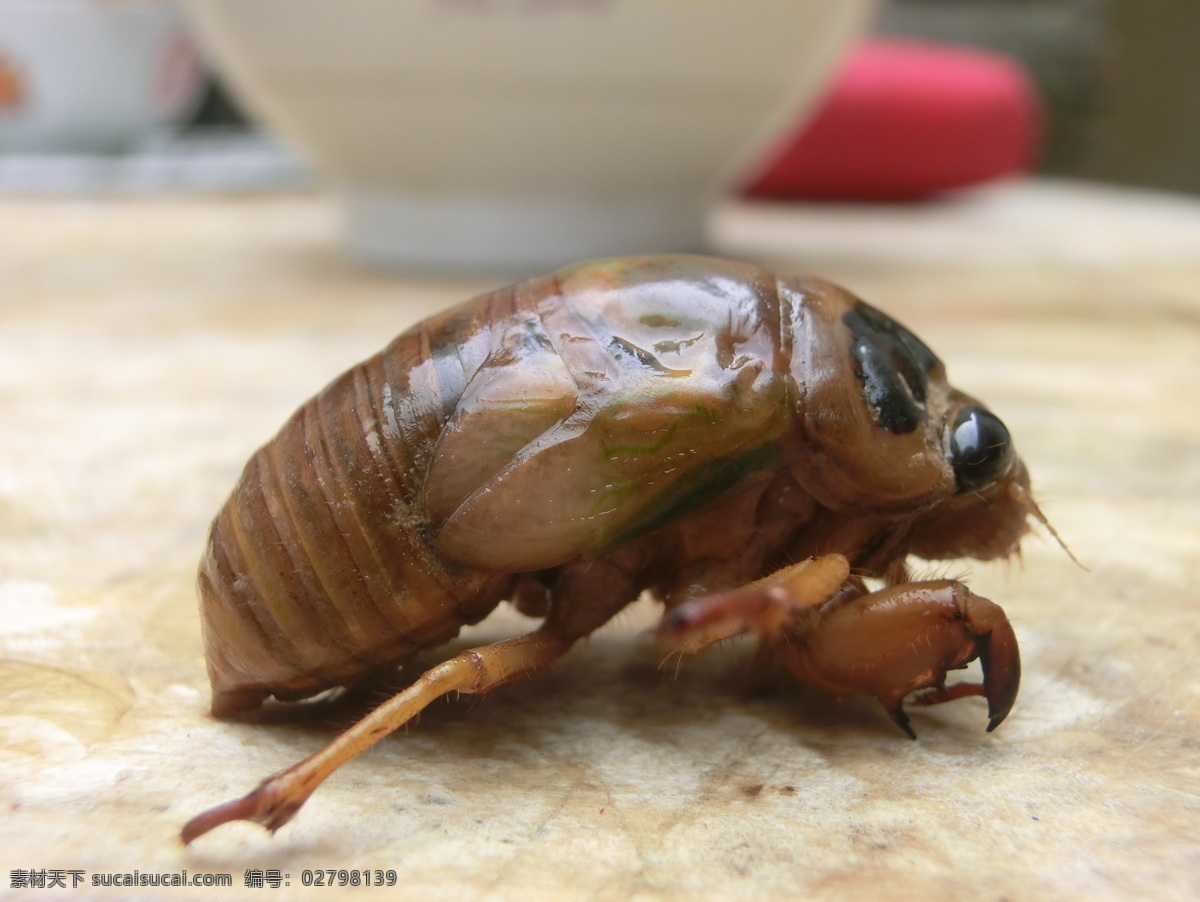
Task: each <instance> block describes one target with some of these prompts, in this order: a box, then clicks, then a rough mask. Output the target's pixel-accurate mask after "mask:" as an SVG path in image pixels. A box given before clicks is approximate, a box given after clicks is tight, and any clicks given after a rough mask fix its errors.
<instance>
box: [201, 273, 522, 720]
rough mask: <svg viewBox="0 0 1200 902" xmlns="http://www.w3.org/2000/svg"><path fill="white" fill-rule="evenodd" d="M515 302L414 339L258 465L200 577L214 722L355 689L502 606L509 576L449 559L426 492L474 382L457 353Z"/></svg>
mask: <svg viewBox="0 0 1200 902" xmlns="http://www.w3.org/2000/svg"><path fill="white" fill-rule="evenodd" d="M511 298H512V292H511V291H502V292H495V293H493V294H492V295H488V296H485V297H483V298H480V299H479V300H478V301H476V302H474V303H472V304H470V305H466V306H464V307H461V308H458V310H456V311H452V312H451V313H450V314H447V315H444V316H442V317H439V318H437V319H435V320H430V321H426V322H425V323H422V324H420V325H419V326H417V327H414V328H413V329H411V330H409V331H408V332H406V333H404V334H403V335H401V336H400V337H399V338H398V339H396V340H395V341H394V342H393V343H392V344H391V345H390V346H389V347H388V348H387V349H385V350H384V351H383V352H381V353H380V354H378V355H376V356H375V357H372V358H371V359H369V360H367V361H365V362H363V363H361V364H359V365H357V366H355V367H354V368H353V369H351V370H349V371H348V372H346V373H345V374H343V375H342V376H341V377H339V378H338V379H337V380H335V381H334V382H333V383H331V384H330V385H329V386H327V387H326V388H325V389H324V390H323V391H322V392H321V393H320V394H318V395H317V396H316V397H315V398H313V399H311V400H310V401H309V402H308V403H306V404H305V405H304V406H303V407H301V408H300V409H299V410H298V411H296V413H295V414H293V415H292V417H291V418H290V419H289V420H288V422H287V423H286V424H285V425H284V426H283V428H282V429H281V430H280V432H279V434H278V435H277V436H276V437H275V438H274V439H273V440H272V441H271V442H269V443H268V444H267V445H265V446H264V447H263V448H261V449H259V451H258V452H257V453H255V455H254V456H253V457H252V458H251V459H250V461H249V463H248V464H247V465H246V468H245V470H244V471H243V473H242V476H241V478H240V480H239V481H238V483H237V485H236V487H235V488H234V491H233V494H232V495H231V497H230V498H229V500H228V501H227V502H226V504H225V506H224V507H223V508H222V509H221V511H220V512H219V514H218V515H217V517H216V520H215V521H214V522H213V526H212V531H211V534H210V537H209V543H208V547H207V550H206V552H205V555H204V558H203V561H202V563H201V567H200V574H199V587H200V597H201V617H202V621H203V630H204V640H205V647H206V655H207V659H208V670H209V677H210V680H211V682H212V686H213V711H214V713H217V714H229V713H234V712H236V711H238V710H244V709H247V708H254V707H257V706H258V704H259V703H260V702H261V701H262V700H263V699H264V698H265V697H266V696H267V695H269V694H273V695H276V696H277V697H280V698H303V697H306V696H309V695H312V694H314V693H316V692H319V691H321V690H322V689H325V688H328V687H331V686H336V685H346V684H350V683H353V682H356V681H357V680H359V679H361V678H362V677H364V676H366V675H367V674H369V673H371V672H372V671H375V670H378V669H380V668H381V667H384V666H387V665H393V664H397V663H402V662H403V661H405V660H407V659H408V658H409V657H411V655H412V654H413V653H414V652H415V651H416V650H417V649H419V648H423V647H432V646H437V645H440V644H442V643H444V642H446V641H447V640H448V639H450V638H452V637H453V636H454V635H455V633H456V632H457V631H458V629H459V628H460V627H461V626H462V625H463V624H465V623H471V622H475V621H477V620H479V619H481V618H482V617H484V616H486V614H487V613H488V612H489V611H490V610H491V609H492V608H493V607H494V606H495V605H496V603H497V602H498V600H499V598H500V597H501V596H502V595H503V594H504V593H505V590H506V589H507V587H508V584H509V582H510V581H511V577H509V576H508V575H507V574H495V573H482V572H479V571H476V570H469V569H466V568H461V567H454V566H453V565H449V564H447V563H446V562H445V561H443V560H442V559H441V558H439V556H438V555H437V554H436V553H435V552H434V550H433V548H432V542H433V536H432V535H431V534H430V533H431V529H430V526H429V524H428V521H427V520H426V518H425V517H424V515H423V513H422V511H421V508H420V506H419V494H420V490H421V482H422V479H423V478H424V473H425V471H426V468H427V464H428V457H429V454H430V451H431V449H432V447H433V444H434V442H435V441H436V439H437V436H438V434H439V432H440V430H441V429H442V427H443V426H444V425H445V421H446V418H447V416H448V414H449V412H451V411H452V410H453V408H454V405H455V403H456V401H457V395H460V394H461V391H462V386H463V385H464V384H465V381H466V379H467V378H469V375H470V371H471V369H472V366H471V361H470V360H463V359H461V357H460V354H462V353H463V350H464V349H466V348H468V347H469V346H470V344H471V339H472V337H473V336H474V337H476V338H478V333H479V330H480V329H481V328H484V329H486V327H487V323H489V322H495V321H496V319H495V318H496V317H497V316H501V317H502V316H503V314H504V312H505V309H504V308H509V309H511ZM484 344H486V342H484ZM476 366H477V364H476Z"/></svg>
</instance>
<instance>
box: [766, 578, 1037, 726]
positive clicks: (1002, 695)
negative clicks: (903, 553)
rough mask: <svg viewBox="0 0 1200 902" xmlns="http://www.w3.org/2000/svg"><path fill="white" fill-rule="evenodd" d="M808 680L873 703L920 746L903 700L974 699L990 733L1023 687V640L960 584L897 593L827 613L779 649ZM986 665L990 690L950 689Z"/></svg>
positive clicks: (894, 589)
mask: <svg viewBox="0 0 1200 902" xmlns="http://www.w3.org/2000/svg"><path fill="white" fill-rule="evenodd" d="M780 651H781V654H782V655H783V660H784V663H785V664H786V665H787V667H788V669H789V670H791V671H792V673H793V674H794V675H795V676H796V677H797V678H798V679H800V680H801V681H803V682H805V683H808V684H809V685H812V686H815V687H816V688H818V689H822V690H824V691H826V692H829V693H831V694H832V695H836V696H845V695H853V694H865V695H874V696H875V697H876V698H878V699H879V701H880V703H882V705H883V706H884V708H885V709H887V712H888V714H890V715H891V717H892V720H894V721H895V722H896V724H897V725H898V726H899V727H900V728H901V729H902V730H904V732H905V733H907V734H908V735H909V736H910V737H911V738H914V739H915V738H916V734H915V733H914V732H913V729H912V727H911V726H910V725H909V722H908V716H907V715H906V714H905V713H904V708H903V702H904V699H905V697H907V696H908V695H909V694H911V693H914V692H918V693H919V692H922V691H924V694H921V695H918V696H916V697H915V698H914V702H915V703H916V704H925V705H930V704H938V703H940V702H948V701H953V700H954V699H957V698H963V697H965V696H970V695H982V696H984V697H985V698H986V699H987V702H988V727H987V728H988V730H989V731H991V730H994V729H995V728H996V727H997V726H999V724H1000V722H1001V721H1002V720H1004V718H1005V717H1006V716H1007V714H1008V712H1009V710H1010V709H1011V708H1012V706H1013V702H1014V701H1015V700H1016V697H1017V689H1018V688H1019V686H1020V682H1021V658H1020V653H1019V651H1018V649H1017V639H1016V635H1015V634H1014V633H1013V629H1012V625H1011V624H1010V623H1009V622H1008V618H1007V617H1006V616H1005V614H1004V611H1003V610H1001V608H1000V607H999V605H996V604H994V603H993V602H991V601H989V600H988V599H986V598H984V597H983V596H982V595H975V594H974V593H972V592H971V591H970V590H969V589H968V588H967V587H966V586H964V585H963V584H962V583H959V582H957V581H954V580H938V581H935V582H924V583H904V584H901V585H897V586H890V587H888V588H886V589H882V590H880V591H879V592H873V593H871V594H868V595H863V596H861V597H859V598H855V599H853V600H851V601H849V602H847V603H846V604H844V605H841V606H838V607H836V608H833V609H832V610H829V609H826V610H824V611H823V612H822V615H821V617H820V619H819V620H818V621H816V622H815V623H814V624H812V625H810V626H808V627H806V628H802V629H801V630H800V631H799V632H798V633H797V634H796V635H795V636H794V637H793V640H792V641H790V642H788V643H785V644H782V645H781V646H780ZM976 658H979V661H980V664H981V665H982V669H983V683H982V684H963V683H960V684H956V685H953V686H949V687H947V686H946V674H947V672H948V671H950V670H957V669H961V668H962V667H965V666H966V665H967V664H968V663H970V662H971V661H974V660H975V659H976Z"/></svg>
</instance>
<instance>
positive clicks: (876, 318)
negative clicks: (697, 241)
mask: <svg viewBox="0 0 1200 902" xmlns="http://www.w3.org/2000/svg"><path fill="white" fill-rule="evenodd" d="M1030 516H1032V517H1034V518H1036V519H1038V520H1040V521H1042V522H1043V523H1045V519H1044V517H1042V515H1041V512H1040V511H1039V510H1038V508H1037V506H1036V505H1035V504H1034V502H1033V500H1032V498H1031V497H1030V493H1029V478H1028V475H1027V474H1026V471H1025V468H1024V466H1023V464H1022V463H1021V461H1020V460H1019V459H1018V458H1017V457H1016V455H1015V453H1014V451H1013V447H1012V443H1011V441H1010V438H1009V435H1008V432H1007V430H1006V429H1005V427H1004V425H1003V424H1002V423H1001V422H1000V420H999V419H997V418H996V417H995V416H994V415H993V414H991V413H990V412H989V411H987V410H986V409H985V408H984V407H983V406H981V405H980V404H979V403H977V402H976V401H974V400H973V399H971V398H970V397H968V396H966V395H964V394H962V393H960V392H958V391H957V390H955V389H953V388H952V387H951V386H950V385H949V384H948V383H947V382H946V378H945V370H944V367H943V365H942V363H941V362H940V361H939V360H938V358H937V357H936V356H935V355H934V354H933V353H932V352H931V351H930V350H929V349H928V348H927V347H926V346H925V345H924V344H923V343H922V342H921V341H920V340H919V339H918V338H916V336H914V335H913V334H912V333H910V332H909V331H908V330H907V329H905V328H904V327H903V326H901V325H899V324H898V323H896V322H895V321H893V320H892V319H890V318H889V317H887V316H886V315H884V314H883V313H881V312H879V311H878V310H876V309H875V308H874V307H871V306H869V305H867V304H866V303H864V302H862V301H860V300H858V299H856V298H855V297H853V296H852V295H851V294H849V293H848V292H846V291H845V290H844V289H841V288H839V287H837V286H834V285H832V284H829V283H826V282H822V281H819V280H815V279H804V278H776V277H775V276H773V275H771V274H769V273H767V272H765V271H763V270H761V269H758V268H755V267H752V266H749V265H745V264H740V263H731V262H726V261H721V260H715V259H708V258H702V257H686V256H668V257H647V258H631V259H618V260H610V261H603V262H598V263H590V264H583V265H580V266H576V267H573V268H570V269H566V270H562V271H560V272H557V273H554V274H552V275H550V276H547V277H544V278H540V279H534V280H530V281H527V282H522V283H520V284H517V285H515V286H512V287H509V288H506V289H502V290H499V291H495V292H492V293H490V294H486V295H483V296H481V297H479V298H476V299H475V300H473V301H470V302H468V303H466V304H464V305H462V306H460V307H457V308H455V309H452V310H450V311H449V312H446V313H444V314H442V315H440V316H437V317H435V318H433V319H430V320H426V321H425V322H422V323H420V324H418V325H417V326H415V327H414V328H412V329H410V330H409V331H407V332H405V333H404V334H403V335H401V336H400V337H399V338H397V339H396V340H395V341H394V342H392V344H391V345H390V346H389V347H388V348H387V349H385V350H384V351H383V352H382V353H380V354H378V355H376V356H375V357H372V358H371V359H369V360H367V361H365V362H364V363H362V364H359V365H358V366H356V367H354V368H353V369H351V370H350V371H349V372H347V373H345V374H344V375H342V376H341V377H340V378H338V379H337V380H335V381H334V382H333V383H331V384H330V385H329V386H328V387H326V388H325V389H324V390H323V391H322V392H321V393H320V394H318V395H317V396H316V397H315V398H313V399H312V400H310V401H309V402H308V403H307V404H305V405H304V406H303V407H301V408H300V410H299V411H297V412H296V414H295V415H293V417H292V418H291V419H290V420H289V421H288V422H287V423H286V424H285V425H284V427H283V429H282V430H281V431H280V433H279V434H278V435H277V436H276V437H275V438H274V439H273V440H272V441H271V442H270V443H269V444H267V445H266V446H265V447H263V448H262V449H260V450H259V451H258V452H257V453H256V454H255V455H254V457H253V458H252V459H251V460H250V462H249V463H248V464H247V466H246V469H245V471H244V473H243V474H242V477H241V479H240V481H239V482H238V484H237V486H236V488H235V489H234V492H233V494H232V496H231V497H230V499H229V501H228V502H227V503H226V504H225V506H224V507H223V508H222V510H221V511H220V513H219V514H218V516H217V518H216V520H215V522H214V524H213V527H212V532H211V536H210V540H209V544H208V548H207V551H206V553H205V556H204V559H203V563H202V565H201V569H200V594H201V611H202V619H203V628H204V637H205V646H206V654H207V660H208V670H209V676H210V679H211V682H212V687H213V713H214V714H216V715H217V716H232V715H236V714H238V713H240V712H245V711H249V710H253V709H255V708H257V707H258V706H259V705H261V704H262V702H263V701H264V700H265V699H267V698H268V697H269V696H274V697H275V698H277V699H280V700H295V699H301V698H304V697H307V696H311V695H314V694H316V693H318V692H321V691H323V690H325V689H328V688H330V687H335V686H346V685H351V684H353V683H355V682H358V681H361V680H363V679H365V678H366V677H368V676H370V675H372V674H374V673H376V672H378V671H379V670H380V669H382V668H387V667H394V666H396V665H399V664H402V663H404V662H405V661H407V660H408V659H409V658H411V657H412V656H413V655H414V654H415V653H416V652H417V651H419V650H421V649H426V648H433V647H436V646H439V645H441V644H443V643H445V642H446V641H447V640H449V639H450V638H451V637H453V636H454V635H455V634H456V633H457V632H458V630H459V629H460V628H461V627H462V626H463V625H464V624H469V623H474V622H476V621H478V620H480V619H482V618H483V617H484V616H486V615H487V614H488V612H490V611H491V610H492V609H493V608H494V607H495V606H496V605H497V604H498V603H499V602H500V601H501V600H502V599H510V600H512V601H513V602H514V603H515V604H516V605H517V606H518V607H519V608H520V609H521V610H523V611H525V612H526V613H529V614H533V615H536V616H541V617H543V618H544V620H543V622H542V625H541V626H540V628H539V629H537V630H536V631H535V632H533V633H531V634H529V635H526V636H522V637H518V638H515V639H512V640H509V641H506V642H502V643H498V644H496V645H492V646H487V647H482V648H478V649H473V650H471V651H468V652H464V653H462V654H460V655H458V656H456V657H454V658H451V659H450V660H449V661H446V662H444V663H443V664H440V665H437V666H435V667H434V668H433V669H432V670H430V671H428V672H427V673H426V674H425V675H423V676H422V677H421V678H420V679H418V680H417V682H416V683H414V684H413V685H412V686H410V687H409V688H408V689H406V690H404V691H403V692H401V693H400V694H399V695H397V696H395V697H394V698H392V699H391V700H390V701H388V702H386V703H384V705H383V706H381V707H380V708H378V709H377V710H376V711H374V712H373V713H372V714H370V715H368V716H367V717H366V718H365V719H364V720H363V721H361V722H360V723H359V724H357V725H355V726H354V727H352V728H351V729H350V730H348V731H347V732H346V733H344V734H342V735H341V736H339V737H338V738H337V739H336V740H335V741H334V742H333V744H332V745H330V746H329V747H328V748H326V749H325V750H324V751H322V752H319V753H318V754H316V755H314V756H313V757H312V758H309V759H307V760H306V761H304V762H302V763H301V764H299V765H297V766H296V767H293V768H291V769H290V770H287V771H284V772H282V773H281V774H278V775H276V776H274V777H271V778H269V779H268V780H266V781H265V782H264V783H262V784H261V785H260V786H259V787H258V788H257V789H255V790H254V791H253V792H251V793H250V794H249V795H247V796H245V797H244V798H242V799H238V800H236V801H233V802H230V803H227V804H225V805H222V806H219V807H217V808H214V809H212V810H210V811H208V812H205V813H204V814H201V815H199V816H198V817H196V818H194V819H193V820H192V821H191V822H189V824H188V825H187V826H186V827H185V828H184V832H183V838H184V840H185V841H189V842H190V841H191V840H192V839H194V838H195V837H196V836H199V835H200V834H202V833H204V832H207V831H208V830H210V829H212V828H213V827H215V826H217V825H219V824H221V823H224V822H226V821H229V820H233V819H239V818H240V819H248V820H254V821H257V822H258V823H261V824H263V825H264V826H266V827H268V828H270V829H272V830H274V829H276V828H278V827H279V826H281V825H282V824H283V823H285V822H286V821H287V820H289V819H290V818H291V816H292V815H293V814H294V813H295V811H296V810H297V809H298V808H299V807H300V805H301V804H303V802H304V801H305V799H306V798H307V797H308V795H309V794H310V793H311V792H312V791H313V790H314V789H315V788H316V786H317V785H319V784H320V782H322V781H323V780H324V779H325V778H326V777H327V776H328V775H329V774H330V773H332V772H333V770H335V769H336V768H337V767H338V766H340V765H341V764H342V763H344V762H345V761H346V760H348V759H349V758H351V757H353V756H354V755H356V754H358V752H360V751H362V750H363V749H365V748H367V747H368V746H369V745H371V744H373V743H374V742H375V741H377V740H378V739H379V738H381V737H382V736H383V735H386V734H387V733H388V732H390V731H392V730H394V729H395V728H396V727H398V726H400V725H401V724H402V723H404V722H405V721H407V720H408V719H409V718H411V717H412V716H413V715H415V714H416V713H417V712H419V711H420V710H421V709H422V708H423V707H425V705H427V704H428V703H429V702H430V701H432V700H433V699H434V698H437V697H438V696H440V695H442V694H445V693H446V692H451V691H458V692H468V693H479V692H485V691H487V690H489V689H491V688H493V687H495V686H497V685H500V684H502V683H504V682H506V681H508V680H510V679H513V678H516V677H517V676H521V675H525V674H528V673H530V672H532V671H535V670H537V669H540V668H542V667H545V666H546V665H548V664H550V663H551V662H552V661H554V660H556V659H557V658H558V657H560V656H561V655H562V654H563V653H565V652H566V651H567V650H568V649H569V648H570V647H571V646H572V645H573V644H574V643H575V642H576V641H577V640H578V639H580V638H581V637H583V636H586V635H588V634H589V633H591V632H592V631H593V630H595V629H596V628H597V627H599V626H600V625H601V624H603V623H604V622H605V621H607V620H608V619H609V618H610V617H611V616H612V615H613V614H614V613H616V612H617V611H618V610H620V609H621V608H622V607H624V606H625V605H626V604H628V603H629V602H631V601H632V600H633V599H635V598H636V597H637V596H638V595H639V594H640V593H641V592H642V591H645V590H649V591H650V592H651V593H653V594H654V595H655V596H656V597H657V598H658V599H660V600H661V601H662V602H663V603H664V605H665V606H666V608H667V611H668V613H667V615H666V616H665V618H664V621H663V624H662V626H661V628H660V632H661V633H662V635H664V636H665V637H666V638H667V639H669V640H670V641H671V642H672V643H673V644H674V645H675V646H676V647H677V648H679V649H680V650H681V651H685V652H696V651H699V650H700V649H702V648H703V647H705V646H706V645H708V644H710V643H711V642H713V641H716V640H717V639H720V638H724V637H726V636H730V635H733V634H735V633H738V632H749V633H751V634H753V635H755V636H757V637H758V638H759V640H760V642H761V647H762V649H763V650H764V653H769V654H775V655H776V656H778V657H779V658H780V659H781V660H782V663H783V664H784V665H785V666H786V667H787V668H788V669H789V670H790V671H791V672H792V673H794V674H795V675H796V676H797V677H798V678H799V679H800V680H802V681H804V682H806V683H809V684H811V685H814V686H816V687H818V688H821V689H825V690H827V691H829V692H831V693H834V694H836V695H839V696H840V695H846V694H852V693H868V694H873V695H875V696H877V697H878V698H879V699H880V700H881V701H882V702H883V704H884V705H885V707H886V708H887V710H888V711H889V712H890V714H891V715H892V717H893V718H894V719H895V720H896V722H897V723H898V724H899V725H900V726H901V727H902V728H903V729H905V730H906V731H907V732H909V734H910V735H912V731H911V728H910V727H909V725H908V720H907V717H906V716H905V714H904V711H903V709H902V707H901V703H902V701H903V700H904V698H905V697H906V696H908V695H910V694H911V693H913V692H916V691H919V690H924V694H922V695H921V696H919V697H917V699H916V701H918V702H920V703H926V704H930V703H935V702H941V701H948V700H951V699H954V698H958V697H961V696H963V695H971V694H975V695H985V696H986V698H987V701H988V706H989V714H990V720H989V724H988V729H989V730H990V729H992V728H993V727H995V726H996V725H997V724H998V723H999V722H1000V721H1001V720H1003V719H1004V717H1005V715H1006V714H1007V713H1008V711H1009V709H1010V708H1011V706H1012V703H1013V701H1014V699H1015V696H1016V693H1017V687H1018V683H1019V678H1020V663H1019V656H1018V652H1017V645H1016V640H1015V637H1014V635H1013V632H1012V629H1011V627H1010V626H1009V623H1008V620H1007V618H1006V617H1005V616H1004V613H1003V612H1002V611H1001V610H1000V609H999V608H998V607H997V606H996V605H994V604H993V603H992V602H990V601H988V600H987V599H984V598H981V597H980V596H976V595H972V594H971V593H970V592H969V590H968V589H967V588H966V587H965V586H963V585H962V584H960V583H957V582H954V581H940V582H934V583H910V582H907V581H906V579H907V575H906V569H905V559H906V557H907V556H908V555H909V554H917V555H920V556H922V557H925V558H930V559H937V558H958V557H964V556H967V557H975V558H980V559H989V558H996V557H1002V556H1006V555H1009V554H1012V553H1013V552H1015V551H1016V549H1017V546H1018V543H1019V541H1020V539H1021V537H1022V536H1023V535H1024V533H1025V532H1026V531H1027V529H1028V526H1027V518H1028V517H1030ZM851 568H853V569H851ZM863 576H874V577H880V578H882V579H884V580H885V582H886V583H887V584H888V585H887V587H886V588H884V589H883V590H881V591H879V592H874V593H872V592H870V591H868V589H867V587H866V585H865V584H864V582H863V580H862V577H863ZM977 657H978V658H980V659H981V661H982V664H983V672H984V683H983V685H975V684H961V683H960V684H956V685H953V686H949V687H947V686H946V685H945V677H946V672H947V671H948V670H950V669H954V668H958V667H962V666H965V664H966V663H967V662H969V661H971V660H974V659H975V658H977Z"/></svg>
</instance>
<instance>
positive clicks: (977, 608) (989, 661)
mask: <svg viewBox="0 0 1200 902" xmlns="http://www.w3.org/2000/svg"><path fill="white" fill-rule="evenodd" d="M964 609H965V610H964V611H963V613H965V614H966V615H967V622H968V623H969V624H970V625H971V629H972V632H975V633H976V634H977V635H978V638H977V639H976V648H977V649H978V651H979V664H980V667H981V668H982V669H983V687H984V697H985V698H986V699H987V703H988V725H987V731H988V732H989V733H990V732H992V730H994V729H996V727H998V726H1000V723H1001V722H1002V721H1003V720H1004V718H1006V717H1007V716H1008V712H1009V711H1011V710H1012V706H1013V702H1015V701H1016V700H1017V690H1018V689H1020V688H1021V652H1020V650H1019V649H1018V648H1017V636H1016V634H1015V633H1014V632H1013V628H1012V624H1011V623H1009V622H1008V618H1007V617H1006V616H1004V611H1002V610H1001V609H1000V606H999V605H997V604H995V603H994V602H991V601H989V600H988V599H986V598H984V597H983V596H981V595H969V596H968V597H967V598H966V599H965V601H964Z"/></svg>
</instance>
